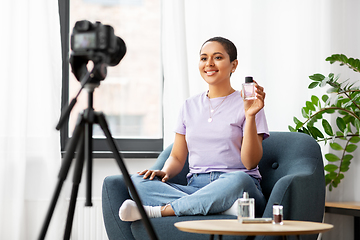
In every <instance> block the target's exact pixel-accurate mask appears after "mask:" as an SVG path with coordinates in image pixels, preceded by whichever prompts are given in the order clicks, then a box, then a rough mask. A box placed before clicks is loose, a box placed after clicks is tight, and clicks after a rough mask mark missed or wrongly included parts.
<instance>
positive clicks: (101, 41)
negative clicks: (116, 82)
mask: <svg viewBox="0 0 360 240" xmlns="http://www.w3.org/2000/svg"><path fill="white" fill-rule="evenodd" d="M71 49H72V52H71V56H70V64H71V67H72V71H73V73H74V75H75V77H76V78H77V79H78V80H79V81H80V80H81V78H82V77H83V76H84V75H85V74H86V73H88V72H87V67H86V65H87V63H88V61H89V60H90V61H93V62H94V67H95V68H98V70H97V72H95V75H96V79H97V80H103V79H105V77H106V66H116V65H117V64H118V63H119V62H120V61H121V59H122V58H123V57H124V56H125V53H126V45H125V42H124V41H123V40H122V39H121V38H120V37H117V36H116V35H115V34H114V28H113V27H111V26H109V25H103V24H101V22H95V23H91V22H90V21H87V20H82V21H78V22H76V23H75V26H74V28H73V33H72V35H71ZM95 70H96V69H95Z"/></svg>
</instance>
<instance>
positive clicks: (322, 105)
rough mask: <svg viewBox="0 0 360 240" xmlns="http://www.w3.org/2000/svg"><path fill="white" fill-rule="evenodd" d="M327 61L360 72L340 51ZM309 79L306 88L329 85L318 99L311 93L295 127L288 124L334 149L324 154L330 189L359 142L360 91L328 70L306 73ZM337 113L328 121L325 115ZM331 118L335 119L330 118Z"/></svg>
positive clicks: (358, 64)
mask: <svg viewBox="0 0 360 240" xmlns="http://www.w3.org/2000/svg"><path fill="white" fill-rule="evenodd" d="M326 61H329V62H330V64H333V63H335V62H339V63H340V66H347V67H349V68H350V69H352V70H353V71H355V72H358V73H360V60H359V59H354V58H347V57H346V56H345V55H343V54H334V55H332V56H330V57H328V58H326ZM309 78H310V79H311V80H312V82H311V83H310V85H309V87H308V88H309V89H313V88H316V87H325V86H327V87H329V89H328V90H327V93H326V94H324V95H323V96H321V99H320V98H319V97H318V96H316V95H312V96H311V100H310V101H306V103H305V106H304V107H303V108H302V109H301V113H302V116H303V118H304V120H302V121H300V120H299V119H298V118H296V117H294V123H295V126H294V127H292V126H289V130H290V131H292V132H303V133H306V134H309V135H310V136H312V137H313V138H314V139H315V140H317V141H318V142H324V143H325V144H329V145H330V148H331V149H332V150H333V151H331V152H329V153H326V154H325V159H327V160H328V161H329V163H328V164H327V165H325V167H324V170H325V172H326V174H325V182H326V185H327V186H328V188H329V190H330V191H331V190H332V189H333V188H336V187H337V186H338V185H339V183H340V181H341V180H342V179H343V178H344V173H345V172H347V171H348V170H349V166H350V163H351V160H352V159H353V152H354V151H355V150H356V149H357V145H356V144H357V143H358V142H359V141H360V135H359V131H360V90H359V87H355V86H354V85H355V84H354V83H351V82H350V79H347V80H345V81H341V80H340V75H335V74H334V73H330V74H329V75H328V76H325V75H323V74H320V73H317V74H314V75H311V76H309ZM329 114H330V115H332V114H334V115H335V114H336V115H335V117H336V119H335V121H334V123H332V121H330V122H329V121H328V120H327V119H326V118H325V117H326V116H328V115H329ZM333 119H334V118H333Z"/></svg>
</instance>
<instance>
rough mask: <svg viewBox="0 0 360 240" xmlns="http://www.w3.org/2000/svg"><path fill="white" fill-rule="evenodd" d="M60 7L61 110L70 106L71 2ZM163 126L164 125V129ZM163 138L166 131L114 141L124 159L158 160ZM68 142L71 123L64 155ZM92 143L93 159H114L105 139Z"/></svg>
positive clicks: (63, 136)
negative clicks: (159, 134) (159, 135)
mask: <svg viewBox="0 0 360 240" xmlns="http://www.w3.org/2000/svg"><path fill="white" fill-rule="evenodd" d="M58 6H59V18H60V31H61V55H62V93H61V109H65V108H66V107H67V106H68V105H69V70H70V67H69V66H70V64H69V56H70V42H69V39H70V0H58ZM161 107H162V106H161ZM161 112H162V111H161ZM105 116H106V113H105ZM163 126H164V125H163V123H162V128H163ZM163 136H164V131H162V137H161V138H114V140H115V143H116V145H117V147H118V150H119V151H120V153H121V155H122V156H123V157H124V158H157V157H158V156H159V154H160V153H161V152H162V150H163V138H164V137H163ZM68 141H69V121H66V122H65V123H64V125H63V126H62V128H61V129H60V142H61V153H62V155H63V154H64V153H65V146H66V144H67V142H68ZM92 143H93V153H92V156H93V158H113V153H112V152H111V150H110V147H109V146H108V144H107V140H106V139H105V138H93V141H92Z"/></svg>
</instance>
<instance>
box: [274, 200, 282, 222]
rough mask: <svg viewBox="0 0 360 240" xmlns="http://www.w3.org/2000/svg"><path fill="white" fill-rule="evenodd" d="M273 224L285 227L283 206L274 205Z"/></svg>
mask: <svg viewBox="0 0 360 240" xmlns="http://www.w3.org/2000/svg"><path fill="white" fill-rule="evenodd" d="M273 224H280V225H283V206H281V205H279V204H277V203H275V204H274V205H273Z"/></svg>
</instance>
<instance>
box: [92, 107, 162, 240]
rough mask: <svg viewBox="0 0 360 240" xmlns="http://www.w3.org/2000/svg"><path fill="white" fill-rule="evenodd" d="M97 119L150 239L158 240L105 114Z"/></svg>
mask: <svg viewBox="0 0 360 240" xmlns="http://www.w3.org/2000/svg"><path fill="white" fill-rule="evenodd" d="M96 117H97V122H98V123H99V125H100V127H101V129H102V130H103V132H104V134H105V136H106V140H107V142H108V144H109V146H110V148H111V151H112V152H113V154H114V157H115V159H116V162H117V164H118V165H119V167H120V170H121V172H122V174H123V177H124V180H125V183H126V185H127V187H128V188H129V189H130V192H131V195H132V196H133V198H134V201H135V202H136V205H137V207H138V209H139V212H140V214H141V219H142V221H143V223H144V225H145V228H146V230H147V233H148V234H149V236H150V239H152V240H155V239H156V240H157V239H158V238H157V236H156V233H155V231H154V228H153V227H152V225H151V222H150V220H149V218H148V216H147V215H146V212H145V210H144V207H143V205H142V203H141V200H140V197H139V195H138V193H137V191H136V189H135V186H134V184H133V182H132V181H131V178H130V175H129V173H128V171H127V169H126V166H125V164H124V161H123V160H122V157H121V155H120V153H119V150H118V148H117V147H116V144H115V141H114V139H113V138H112V136H111V133H110V130H109V127H108V125H107V123H106V120H105V116H104V114H103V113H97V115H96Z"/></svg>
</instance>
